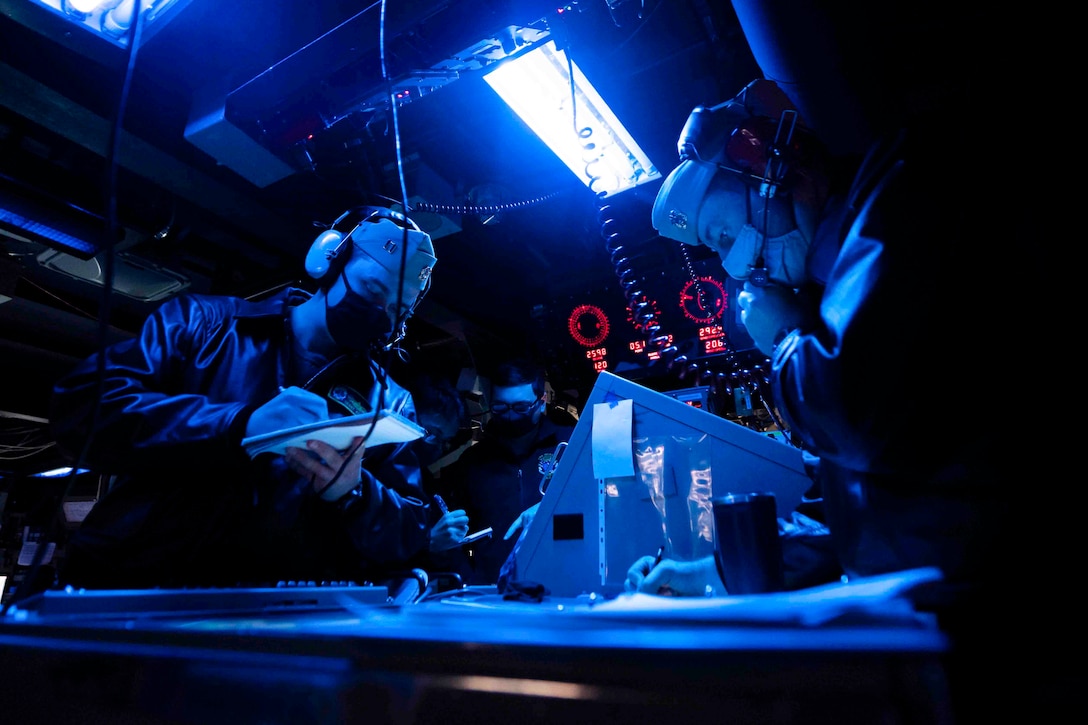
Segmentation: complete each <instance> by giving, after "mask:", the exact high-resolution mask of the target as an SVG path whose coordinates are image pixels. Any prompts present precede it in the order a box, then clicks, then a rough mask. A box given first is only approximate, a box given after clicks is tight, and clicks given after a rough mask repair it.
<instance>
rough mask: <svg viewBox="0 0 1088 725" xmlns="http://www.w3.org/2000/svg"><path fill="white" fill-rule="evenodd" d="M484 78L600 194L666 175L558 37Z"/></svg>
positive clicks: (497, 68)
mask: <svg viewBox="0 0 1088 725" xmlns="http://www.w3.org/2000/svg"><path fill="white" fill-rule="evenodd" d="M572 76H573V78H574V89H573V100H574V108H573V109H572V108H571V100H572V89H571V80H570V79H571V77H572ZM484 80H485V81H487V84H488V85H489V86H490V87H491V88H492V90H494V91H495V92H496V93H497V94H499V97H500V98H502V100H503V101H504V102H505V103H506V104H507V105H508V106H510V108H511V109H512V110H513V111H514V112H515V113H516V114H518V116H520V117H521V120H523V121H524V122H525V123H526V125H528V126H529V128H530V129H532V131H533V133H535V134H536V135H537V136H539V137H540V139H541V140H542V141H543V142H544V143H546V144H547V145H548V148H550V149H551V150H552V151H553V152H554V153H555V154H556V156H558V157H559V158H560V159H561V160H562V161H563V163H564V164H566V165H567V167H568V168H569V169H570V170H571V171H573V172H574V174H575V176H577V177H578V178H579V179H580V180H581V181H582V183H583V184H585V185H586V186H587V187H589V189H590V190H591V191H593V192H594V193H597V194H599V195H601V196H604V197H608V196H612V195H614V194H617V193H619V192H621V191H626V190H627V189H631V188H634V187H636V186H638V185H639V184H645V183H647V182H649V181H653V180H655V179H659V178H661V174H660V172H658V170H657V169H656V168H655V167H654V165H653V163H651V162H650V159H649V158H648V157H647V156H646V154H645V152H643V150H642V149H641V148H639V145H638V144H637V143H636V142H635V140H634V138H632V137H631V134H630V133H628V132H627V129H625V128H624V127H623V124H622V123H620V120H619V119H618V118H617V117H616V115H615V114H614V113H613V112H612V110H611V109H610V108H609V107H608V104H607V103H605V102H604V99H603V98H601V96H600V94H598V93H597V91H596V90H595V89H594V88H593V86H592V85H591V84H590V82H589V81H588V80H587V79H586V77H585V76H584V75H583V74H582V72H581V70H579V69H578V66H577V65H575V64H574V63H573V62H569V63H568V60H567V56H566V54H565V53H564V52H563V51H562V50H559V49H558V48H556V46H555V43H554V42H553V41H548V42H547V43H543V44H541V45H539V46H537V47H536V48H533V49H532V50H530V51H527V52H525V53H524V54H522V55H520V56H517V57H516V58H511V59H510V60H507V61H504V62H502V63H500V64H499V65H498V66H496V67H495V68H494V69H493V70H491V71H488V72H487V73H486V74H485V75H484Z"/></svg>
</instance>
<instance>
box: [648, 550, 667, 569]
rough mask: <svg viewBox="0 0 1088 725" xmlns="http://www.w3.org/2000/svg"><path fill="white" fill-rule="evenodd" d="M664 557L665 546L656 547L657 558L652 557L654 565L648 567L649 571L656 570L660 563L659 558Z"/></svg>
mask: <svg viewBox="0 0 1088 725" xmlns="http://www.w3.org/2000/svg"><path fill="white" fill-rule="evenodd" d="M664 555H665V545H664V544H662V545H661V546H659V547H657V556H655V557H654V564H653V566H651V567H650V571H653V570H654V569H655V568H657V565H658V564H660V563H661V557H663V556H664Z"/></svg>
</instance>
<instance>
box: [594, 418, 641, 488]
mask: <svg viewBox="0 0 1088 725" xmlns="http://www.w3.org/2000/svg"><path fill="white" fill-rule="evenodd" d="M633 410H634V403H633V402H632V401H631V400H617V401H613V402H610V403H595V404H594V405H593V433H592V445H593V477H594V478H596V479H598V480H600V479H603V478H619V477H622V476H633V475H635V457H634V455H633V454H632V452H631V433H632V427H631V426H632V424H631V421H632V415H633Z"/></svg>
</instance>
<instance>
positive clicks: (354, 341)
mask: <svg viewBox="0 0 1088 725" xmlns="http://www.w3.org/2000/svg"><path fill="white" fill-rule="evenodd" d="M340 277H341V278H342V279H343V280H344V287H345V290H346V291H345V293H344V297H343V299H341V300H340V301H339V302H337V303H336V304H335V305H330V304H329V298H328V293H326V297H325V326H326V327H328V328H329V334H330V335H332V339H333V342H335V343H336V345H337V346H338V347H340V348H341V349H343V350H348V351H350V352H367V351H368V350H369V349H370V348H371V346H373V345H379V346H380V345H384V344H385V343H386V342H388V341H389V336H390V334H391V333H392V332H393V323H392V321H390V319H389V315H388V314H387V313H386V311H385V307H384V306H383V305H382V304H380V303H377V302H371V301H370V300H368V299H367V298H365V297H363V296H362V295H359V294H356V292H355V290H353V289H352V288H351V285H350V284H349V283H348V278H347V276H346V275H345V274H344V273H343V272H341V273H340Z"/></svg>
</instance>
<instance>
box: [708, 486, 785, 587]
mask: <svg viewBox="0 0 1088 725" xmlns="http://www.w3.org/2000/svg"><path fill="white" fill-rule="evenodd" d="M711 503H712V504H713V506H714V562H715V563H716V564H717V566H718V576H720V577H721V578H722V582H723V583H724V584H725V588H726V591H728V592H729V593H730V594H763V593H766V592H778V591H782V589H783V588H784V583H783V579H782V543H781V542H780V541H779V540H778V514H777V509H776V508H775V501H774V494H772V493H727V494H725V495H723V496H719V497H717V498H715V499H713V501H712V502H711Z"/></svg>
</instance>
